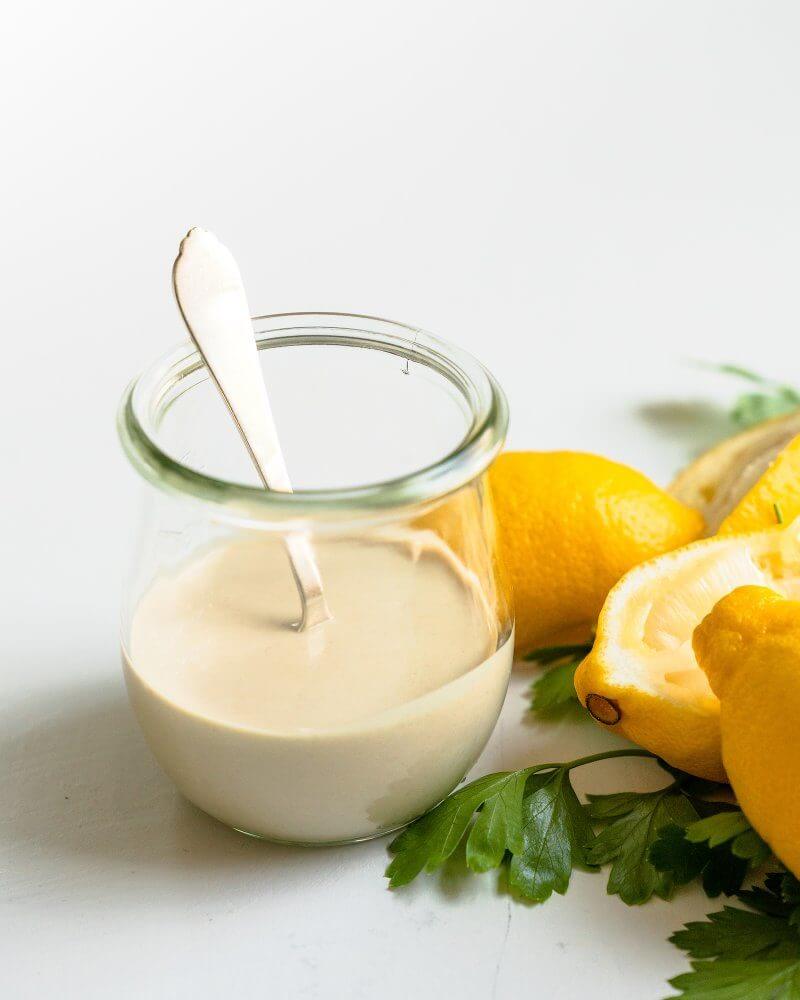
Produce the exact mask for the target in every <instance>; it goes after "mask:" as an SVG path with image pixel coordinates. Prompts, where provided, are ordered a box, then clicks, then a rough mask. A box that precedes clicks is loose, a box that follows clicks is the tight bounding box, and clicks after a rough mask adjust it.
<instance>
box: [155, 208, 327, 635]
mask: <svg viewBox="0 0 800 1000" xmlns="http://www.w3.org/2000/svg"><path fill="white" fill-rule="evenodd" d="M172 287H173V289H174V291H175V298H176V300H177V302H178V308H179V309H180V312H181V316H182V317H183V321H184V323H185V324H186V329H187V330H188V331H189V336H190V337H191V338H192V341H193V342H194V344H195V346H196V347H197V349H198V351H199V352H200V355H201V357H202V358H203V361H204V362H205V364H206V367H207V368H208V371H209V373H210V375H211V378H212V380H213V382H214V384H215V385H216V387H217V389H219V392H220V395H221V396H222V398H223V399H224V400H225V403H226V405H227V407H228V410H229V411H230V414H231V416H232V417H233V421H234V423H235V424H236V427H237V429H238V431H239V433H240V434H241V436H242V440H243V441H244V444H245V447H246V448H247V451H248V453H249V455H250V458H251V459H252V461H253V465H254V466H255V467H256V471H257V472H258V475H259V478H260V479H261V482H262V483H263V484H264V487H265V489H267V490H274V491H275V492H277V493H291V492H292V484H291V480H290V479H289V473H288V470H287V468H286V462H285V461H284V458H283V452H282V451H281V445H280V441H279V439H278V432H277V429H276V427H275V421H274V420H273V417H272V408H271V407H270V403H269V396H268V395H267V387H266V385H265V384H264V379H263V377H262V374H261V368H260V366H259V363H258V350H257V348H256V341H255V337H254V335H253V324H252V321H251V319H250V310H249V308H248V305H247V296H246V295H245V291H244V284H243V282H242V276H241V274H240V273H239V268H238V266H237V264H236V261H235V260H234V258H233V254H232V253H231V252H230V250H228V249H227V247H225V246H223V245H222V243H220V241H219V240H218V239H217V238H216V236H214V235H213V234H212V233H209V232H206V230H204V229H196V228H195V229H190V230H189V232H188V233H187V235H186V236H185V237H184V239H183V241H182V242H181V245H180V249H179V251H178V256H177V258H176V259H175V264H174V265H173V268H172ZM285 542H286V549H287V552H288V555H289V562H290V564H291V567H292V573H293V575H294V580H295V583H296V584H297V590H298V592H299V594H300V601H301V604H302V614H301V617H300V622H299V623H298V625H297V628H298V629H299V630H300V631H303V630H304V629H309V628H312V627H313V626H315V625H319V624H321V623H322V622H324V621H328V619H330V618H331V613H330V611H329V610H328V605H327V603H326V601H325V594H324V593H323V590H322V578H321V577H320V572H319V567H318V566H317V561H316V557H315V555H314V550H313V548H312V546H311V542H310V541H309V539H308V538H307V537H306V536H305V535H302V534H299V533H297V532H294V533H291V534H288V535H287V536H286V539H285Z"/></svg>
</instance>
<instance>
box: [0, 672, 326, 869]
mask: <svg viewBox="0 0 800 1000" xmlns="http://www.w3.org/2000/svg"><path fill="white" fill-rule="evenodd" d="M0 799H1V800H2V802H3V812H4V816H3V817H2V818H1V819H0V854H4V855H5V856H6V858H10V859H12V866H11V870H12V878H13V869H14V868H20V869H23V868H24V867H25V863H26V861H27V860H29V859H30V860H31V861H33V860H35V863H36V867H37V870H40V869H41V870H42V871H45V872H46V871H47V870H48V868H49V866H48V861H49V862H50V863H51V866H52V869H55V870H56V871H59V870H61V867H62V866H64V865H65V864H66V863H68V862H80V861H81V860H83V861H84V862H85V863H86V864H85V867H87V868H89V869H91V867H92V866H98V867H102V868H103V869H105V870H107V871H109V870H113V869H124V870H125V871H126V872H131V871H134V870H135V871H140V870H142V869H155V870H158V869H162V868H165V867H169V868H170V869H171V870H172V871H175V870H176V869H178V870H182V871H183V872H185V873H186V874H187V875H190V874H192V873H195V874H197V875H198V876H202V877H204V878H205V877H206V876H208V875H209V874H210V873H213V872H215V871H216V872H219V871H220V870H227V869H239V868H248V867H252V868H254V869H255V868H258V870H259V871H263V869H264V866H265V865H267V866H274V867H275V868H276V869H278V868H279V869H280V870H281V871H286V870H287V869H288V870H290V869H291V868H293V867H295V866H298V865H300V864H302V863H303V859H304V858H305V859H306V860H307V859H308V854H309V852H308V849H304V848H293V847H287V846H281V845H275V844H268V843H265V842H262V841H258V840H254V839H252V838H248V837H245V836H244V835H242V834H238V833H236V832H234V831H232V830H229V829H228V828H227V827H225V826H224V825H223V824H221V823H218V822H217V821H216V820H214V819H212V818H211V817H209V816H207V815H205V814H204V813H202V812H201V811H200V810H199V809H196V808H195V807H194V806H192V805H190V804H189V803H188V802H186V801H185V800H184V799H182V798H181V796H180V795H179V794H178V793H177V792H176V791H175V789H174V788H173V786H172V784H171V783H170V781H169V779H168V778H167V777H166V776H165V775H164V774H163V773H162V772H161V770H160V769H159V768H158V765H157V764H156V763H155V761H154V759H153V757H152V756H151V754H150V752H149V750H148V749H147V747H146V745H145V743H144V740H143V738H142V736H141V734H140V733H139V730H138V728H137V725H136V722H135V720H134V717H133V714H132V712H131V710H130V708H129V706H128V703H127V699H126V697H125V692H124V688H123V686H122V684H121V682H119V681H117V682H111V681H110V682H109V683H107V684H104V685H97V686H86V687H82V688H81V687H77V688H66V689H62V690H58V691H53V692H51V693H49V694H47V695H43V696H40V697H38V698H29V699H25V700H23V701H20V702H19V703H16V704H13V703H12V704H10V705H6V706H5V707H4V708H3V710H2V712H0ZM78 867H81V866H80V865H79V866H78ZM73 868H74V865H73Z"/></svg>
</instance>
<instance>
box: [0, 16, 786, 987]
mask: <svg viewBox="0 0 800 1000" xmlns="http://www.w3.org/2000/svg"><path fill="white" fill-rule="evenodd" d="M798 43H800V8H798V7H797V5H795V4H792V3H791V2H789V0H787V2H785V3H781V2H756V0H753V2H751V3H743V2H726V0H719V2H716V3H708V2H705V3H704V2H697V0H694V2H677V3H676V2H674V0H673V2H663V3H661V2H652V0H648V2H642V0H630V2H627V3H621V2H613V3H612V2H595V0H587V2H584V3H568V2H565V3H532V2H528V0H520V2H506V3H498V4H486V3H472V2H469V3H460V4H454V3H440V2H431V0H420V2H409V0H404V2H402V3H383V2H380V3H367V2H365V3H362V4H357V3H353V2H342V3H337V4H325V3H317V4H308V3H302V2H299V3H298V2H295V3H291V4H288V3H283V4H277V3H275V4H272V3H259V4H255V3H253V4H236V3H233V4H219V5H212V4H209V3H199V2H197V0H195V2H193V3H188V2H187V3H172V4H163V3H161V4H150V3H136V4H100V3H97V2H87V3H83V4H80V5H77V6H76V5H63V4H55V3H53V2H49V3H43V4H38V5H30V4H29V5H17V6H16V8H15V10H14V11H13V13H12V14H11V15H10V16H9V15H8V14H7V15H6V19H5V22H4V31H3V42H2V46H3V50H4V51H3V58H2V59H0V73H1V74H2V81H0V82H1V83H2V92H3V97H4V103H5V105H6V109H5V113H4V116H3V119H2V125H1V126H0V127H2V130H3V148H4V154H3V157H2V161H1V162H0V172H1V173H2V180H3V192H4V198H3V217H2V241H0V242H1V244H2V249H0V253H2V263H3V266H4V273H5V275H6V276H7V277H6V280H4V281H3V283H2V291H0V296H1V297H2V299H1V301H2V307H3V308H2V315H3V320H4V333H3V347H4V350H5V356H4V362H3V375H4V379H3V416H4V419H3V421H2V425H1V427H0V435H1V438H0V447H2V456H3V495H4V500H3V516H4V524H3V547H2V554H3V574H2V583H1V584H0V585H1V586H2V589H3V593H2V595H0V596H1V597H2V608H3V615H2V619H3V627H2V632H0V643H1V644H2V649H1V650H0V654H1V655H0V664H2V667H1V668H0V669H2V681H1V684H2V690H0V697H1V700H0V705H2V708H0V712H1V713H2V725H1V726H0V740H2V743H3V746H2V749H0V771H2V778H0V804H1V806H2V808H0V852H2V854H1V856H2V876H1V877H2V882H3V885H2V892H1V894H0V914H2V934H0V992H2V993H3V995H4V996H7V997H9V998H18V997H20V998H27V997H36V998H38V997H45V996H53V997H67V998H72V997H76V998H78V997H79V998H83V1000H95V998H104V1000H105V998H107V997H115V998H117V1000H122V998H128V997H137V998H138V997H147V998H149V1000H161V998H167V997H169V998H190V997H191V998H192V1000H202V998H211V997H219V996H234V995H235V996H240V997H254V998H255V997H258V998H263V997H269V998H270V1000H272V998H281V1000H282V998H294V997H308V998H329V997H365V998H373V997H387V998H398V1000H399V998H405V997H408V996H412V995H413V996H416V997H418V998H420V1000H428V998H438V997H440V996H441V995H442V994H444V993H447V994H448V995H450V994H452V995H453V996H458V997H460V998H463V1000H471V998H487V997H491V996H494V997H497V998H506V1000H508V998H516V997H527V996H531V995H533V993H536V994H537V995H541V996H545V997H548V998H549V997H558V998H561V997H564V998H580V997H584V996H594V995H602V994H607V995H611V996H615V997H619V998H631V1000H634V998H635V1000H648V998H656V997H659V996H663V995H664V994H665V993H666V992H667V990H666V988H665V986H664V980H665V978H666V977H667V976H668V975H671V974H674V973H677V972H678V971H680V970H681V969H682V968H683V961H682V957H681V955H680V953H678V952H677V951H676V950H675V949H673V948H672V946H671V945H669V944H667V942H666V937H667V935H668V933H669V932H670V931H671V930H672V929H674V928H676V927H678V926H679V925H680V924H681V923H682V922H683V921H684V920H685V919H687V918H691V917H696V916H697V915H699V914H700V913H702V912H704V910H705V909H706V908H707V903H706V902H705V901H704V900H702V899H700V898H699V897H698V896H695V895H693V894H691V893H687V894H683V895H681V896H680V897H679V898H678V899H677V900H676V901H675V902H674V903H673V904H671V905H665V904H661V903H654V904H649V905H648V906H645V907H643V908H641V909H639V910H636V911H631V910H629V909H628V908H626V907H625V906H624V905H623V904H622V903H620V902H619V901H618V900H616V899H614V898H607V897H606V896H605V894H604V885H603V881H602V878H600V877H596V876H588V875H583V876H579V877H577V878H576V879H575V880H574V884H573V886H572V887H571V889H570V891H569V893H568V895H567V896H566V897H565V898H563V899H562V898H556V899H555V900H553V901H551V902H549V903H547V904H546V905H545V906H542V907H526V906H521V905H517V904H511V903H510V902H509V899H508V897H507V896H505V895H503V894H502V893H500V892H498V891H497V889H496V882H495V879H494V878H492V877H490V876H487V877H485V878H481V879H477V878H475V879H470V880H468V881H464V882H461V881H459V880H457V879H453V878H447V877H445V878H444V879H437V878H429V879H424V880H421V881H420V882H419V883H418V884H415V885H414V886H413V887H411V888H410V889H409V890H407V891H405V892H400V893H396V894H390V893H388V892H387V891H386V890H385V888H384V885H383V881H382V878H381V872H382V869H383V866H384V864H385V860H386V858H385V854H384V845H383V844H382V843H373V844H370V845H364V846H360V847H353V848H346V849H344V848H343V849H339V850H328V851H319V852H308V851H300V850H291V849H288V848H276V847H269V846H266V845H263V844H259V843H256V842H252V841H248V840H246V839H244V838H242V837H239V836H237V835H235V834H233V833H229V832H227V831H226V830H225V829H223V828H222V827H220V826H218V825H216V824H215V823H213V822H212V821H210V820H208V819H206V818H205V817H204V816H202V815H200V814H199V813H197V812H196V811H194V810H193V809H191V808H190V807H188V806H187V805H185V804H183V803H182V802H181V801H180V800H179V799H178V798H177V797H176V795H175V794H174V793H173V791H172V789H171V787H170V785H169V784H168V782H167V781H166V780H165V779H164V778H163V777H162V776H161V775H160V773H159V772H158V770H157V769H156V767H155V765H154V764H153V763H152V761H151V759H150V757H149V755H148V753H147V751H146V749H145V747H144V745H143V743H142V740H141V738H140V737H139V735H138V733H137V731H136V729H135V726H134V724H133V722H132V719H131V717H130V714H129V712H128V709H127V706H126V703H125V700H124V695H123V691H122V686H121V679H120V671H119V665H118V661H117V651H116V614H117V581H118V580H119V578H120V575H121V560H122V554H123V552H124V550H125V546H126V544H127V540H128V539H127V532H128V528H129V525H130V524H131V514H132V510H133V507H134V504H135V499H136V484H135V481H134V477H133V474H132V473H131V472H130V471H129V470H128V469H126V467H125V465H124V462H123V460H122V458H121V457H120V455H119V452H118V448H117V445H116V440H115V436H114V429H113V413H114V407H115V405H116V401H117V398H118V396H119V394H120V392H121V390H122V387H123V385H124V383H125V382H126V381H127V380H128V379H129V378H130V376H131V375H132V374H133V373H134V372H135V371H136V370H137V369H139V368H141V367H142V366H143V365H144V364H145V363H147V362H148V361H149V360H150V359H151V358H152V357H153V356H154V355H155V354H156V353H159V352H161V351H162V350H163V349H164V348H165V347H167V346H169V345H170V344H171V343H173V342H174V341H176V340H177V339H179V338H181V337H182V331H181V325H180V322H179V319H178V316H177V314H176V312H175V309H174V307H173V305H172V303H171V301H170V284H169V266H170V263H171V261H172V258H173V256H174V252H175V247H176V244H177V240H178V238H179V237H180V236H181V235H182V234H183V233H184V232H185V230H186V229H188V227H189V226H190V225H193V224H201V225H206V226H208V227H210V228H212V229H214V230H215V231H216V232H217V233H218V234H219V235H220V237H221V238H222V239H223V240H224V241H225V242H226V243H227V244H228V245H229V246H230V247H232V248H233V249H234V251H235V253H236V256H237V258H238V260H239V261H240V262H241V265H242V269H243V273H244V275H245V279H246V281H247V284H248V288H250V289H252V292H251V298H252V304H253V307H254V308H257V309H259V310H260V311H279V310H284V309H292V308H329V309H337V308H340V309H355V310H359V311H364V312H376V313H378V314H382V315H387V316H391V317H393V318H397V319H403V320H409V321H412V322H416V323H420V324H422V325H424V326H427V327H428V328H429V329H431V330H433V331H435V332H438V333H440V334H442V335H443V336H446V337H450V338H452V339H455V340H457V341H458V342H459V343H461V344H462V345H463V346H464V347H466V348H468V349H470V350H472V351H474V352H475V353H477V354H478V355H479V356H480V357H481V358H482V359H483V360H484V361H485V362H486V363H487V364H488V365H489V366H490V367H491V368H492V369H493V370H494V371H495V373H496V374H497V375H498V376H499V378H500V379H501V381H502V382H503V383H504V385H505V388H506V390H507V392H508V395H509V398H510V401H511V405H512V411H513V425H512V434H511V443H512V444H514V445H517V446H528V447H540V448H541V447H559V446H567V447H579V448H584V449H587V450H597V451H602V452H605V453H607V454H609V455H612V456H614V457H618V458H621V459H623V460H626V461H629V462H631V463H633V464H636V465H639V466H640V467H642V468H644V469H645V470H646V471H647V472H649V473H651V474H653V475H654V476H656V477H657V478H659V479H661V480H664V479H666V478H667V477H668V475H669V474H670V473H671V472H672V470H673V469H674V468H675V467H676V466H677V465H679V464H680V462H681V461H682V460H683V458H684V457H685V455H686V452H687V449H688V448H691V447H693V446H696V445H697V444H699V443H700V442H701V440H702V439H704V438H706V437H708V436H709V435H711V436H713V431H714V429H715V428H716V426H717V425H716V421H717V419H718V414H717V411H716V410H715V409H714V408H713V406H711V405H708V401H709V400H711V401H714V400H716V401H725V400H727V399H728V398H730V397H731V396H732V395H733V392H734V388H733V386H732V385H730V384H728V383H727V382H725V381H724V380H722V379H720V378H717V377H715V376H713V375H710V374H708V373H703V372H698V371H693V370H690V369H687V368H686V367H685V366H684V365H682V359H684V358H687V357H701V358H708V359H711V360H724V359H730V360H736V361H739V362H741V363H745V364H750V365H753V366H755V367H757V368H759V369H762V370H764V371H767V372H770V373H774V374H782V375H785V376H786V377H787V378H792V377H793V378H795V379H800V358H798V349H797V331H798V325H799V324H798V319H799V318H800V317H799V316H798V312H799V311H800V302H799V301H798V295H797V272H798V266H797V265H798V259H797V258H798V253H797V246H798V239H797V234H798V232H800V185H798V183H797V178H798V177H799V176H800V130H799V128H798V116H797V94H798V87H799V86H800V63H798V61H797V57H796V53H797V50H798ZM9 276H10V277H9ZM695 416H700V417H702V418H704V420H705V424H704V428H705V429H701V430H699V431H698V430H697V427H698V425H697V423H696V422H695V421H694V420H693V418H694V417H695ZM709 428H711V430H709ZM45 453H47V454H46V459H47V460H46V462H45ZM523 685H524V682H522V681H518V682H516V683H515V686H514V689H513V691H512V693H511V695H510V697H509V700H508V702H507V707H506V710H505V713H504V716H503V719H502V724H501V726H500V727H499V729H498V731H497V733H496V736H495V738H494V740H493V742H492V745H491V749H490V750H489V752H487V754H486V756H485V758H484V759H483V760H482V761H481V762H480V764H479V770H485V769H488V768H493V767H496V766H500V765H504V766H510V765H514V764H521V763H524V762H528V761H532V760H537V759H542V758H543V757H545V756H547V757H553V756H556V757H560V756H561V755H563V754H565V753H567V752H570V751H571V750H584V749H586V750H588V749H589V748H591V747H593V746H596V745H597V744H598V743H599V742H600V741H601V740H602V738H603V737H602V736H601V735H600V734H598V733H596V732H595V731H594V729H592V728H585V727H577V728H576V727H555V728H552V727H547V728H545V727H535V726H530V725H525V724H524V723H523V722H522V717H523V709H524V701H523V698H522V689H523ZM627 774H630V775H633V776H635V777H636V778H637V780H638V778H639V775H641V780H642V781H643V782H647V781H649V780H652V772H651V771H650V770H649V769H648V767H647V766H646V765H640V766H638V767H633V766H631V767H630V768H629V769H626V768H624V767H622V766H620V767H618V768H614V769H612V768H611V767H610V766H608V767H602V768H598V769H596V771H595V775H596V781H597V782H598V784H600V783H602V784H603V785H604V786H605V787H606V788H608V789H611V788H613V787H621V783H622V782H623V781H625V780H628V779H627V778H626V775H627ZM587 778H588V776H582V781H585V780H586V779H587Z"/></svg>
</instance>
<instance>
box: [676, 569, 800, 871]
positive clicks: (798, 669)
mask: <svg viewBox="0 0 800 1000" xmlns="http://www.w3.org/2000/svg"><path fill="white" fill-rule="evenodd" d="M789 589H794V591H795V592H797V591H798V588H797V587H795V588H789ZM693 645H694V652H695V655H696V657H697V661H698V662H699V664H700V666H701V667H702V668H703V670H704V671H705V672H706V674H707V676H708V680H709V682H710V684H711V688H712V690H713V691H714V693H715V695H716V696H717V697H718V698H719V701H720V705H721V717H720V725H721V733H722V758H723V760H724V762H725V768H726V770H727V772H728V776H729V778H730V781H731V785H732V786H733V790H734V792H735V793H736V797H737V799H738V800H739V804H740V805H741V807H742V809H743V811H744V813H745V815H746V816H747V818H748V819H749V820H750V822H751V823H752V824H753V826H754V827H755V829H756V830H757V831H758V833H760V834H761V836H762V837H763V838H764V840H766V841H767V843H768V844H769V845H770V847H771V848H772V850H773V852H774V853H775V855H776V856H777V857H778V858H780V860H781V861H782V862H783V863H784V864H785V865H786V867H787V868H789V869H791V871H793V872H794V874H795V875H798V876H800V795H798V793H797V787H798V782H800V741H798V738H797V727H798V720H800V601H795V600H787V599H786V598H785V597H782V596H781V595H779V594H777V593H775V592H774V591H772V590H767V589H765V588H763V587H743V588H741V589H738V590H735V591H734V592H733V593H732V594H730V595H728V596H727V597H725V598H723V599H722V600H721V601H720V602H719V603H718V604H717V605H716V607H715V608H714V610H713V611H712V612H711V613H710V614H709V615H708V616H707V617H706V618H705V619H704V620H703V622H702V624H701V625H700V626H699V627H698V628H697V629H696V630H695V633H694V643H693Z"/></svg>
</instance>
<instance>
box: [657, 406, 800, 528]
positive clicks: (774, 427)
mask: <svg viewBox="0 0 800 1000" xmlns="http://www.w3.org/2000/svg"><path fill="white" fill-rule="evenodd" d="M799 435H800V411H797V412H795V413H789V414H787V415H786V416H783V417H776V418H775V419H774V420H768V421H766V422H765V423H763V424H758V425H757V426H756V427H751V428H750V429H749V430H747V431H743V432H742V433H741V434H737V435H735V436H734V437H732V438H729V439H728V440H727V441H723V442H722V443H721V444H718V445H717V446H716V447H715V448H711V449H710V450H709V451H707V452H704V454H702V455H701V456H700V457H699V458H698V459H696V461H694V462H692V464H691V465H689V466H688V467H687V468H686V469H684V470H683V472H681V473H680V475H678V477H677V478H676V479H675V481H674V482H673V483H672V485H671V486H670V487H669V492H670V493H671V494H672V496H674V497H675V498H676V499H677V500H680V501H681V503H684V504H686V505H687V506H689V507H694V509H695V510H698V511H699V512H700V513H701V514H702V515H703V519H704V520H705V523H706V534H708V535H714V534H718V533H719V534H730V533H733V532H741V531H756V530H758V529H759V528H766V527H768V526H769V525H771V524H774V523H775V518H776V514H775V504H776V503H778V505H779V509H780V514H781V516H782V517H783V519H784V521H785V522H786V523H788V522H789V521H791V520H793V519H794V518H795V517H797V516H798V515H800V436H799Z"/></svg>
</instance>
